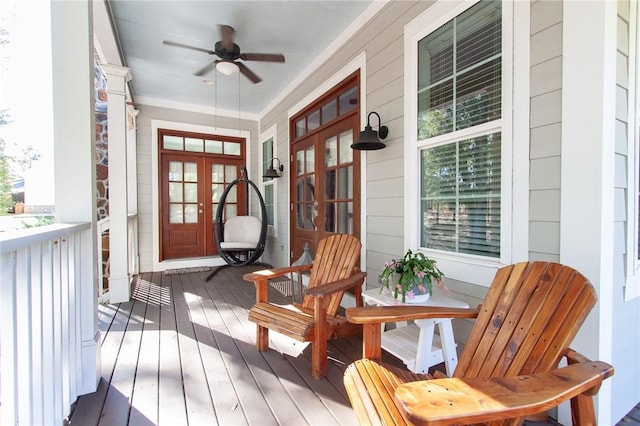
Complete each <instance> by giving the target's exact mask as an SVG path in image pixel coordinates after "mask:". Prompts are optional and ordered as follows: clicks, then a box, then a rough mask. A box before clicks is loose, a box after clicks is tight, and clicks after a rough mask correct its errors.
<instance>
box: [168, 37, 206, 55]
mask: <svg viewBox="0 0 640 426" xmlns="http://www.w3.org/2000/svg"><path fill="white" fill-rule="evenodd" d="M162 44H164V45H165V46H175V47H182V48H184V49H190V50H195V51H197V52H204V53H208V54H209V55H215V54H216V52H214V51H213V50H209V49H203V48H201V47H195V46H189V45H186V44H182V43H176V42H174V41H167V40H165V41H163V42H162Z"/></svg>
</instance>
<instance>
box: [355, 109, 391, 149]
mask: <svg viewBox="0 0 640 426" xmlns="http://www.w3.org/2000/svg"><path fill="white" fill-rule="evenodd" d="M371 114H375V115H376V117H378V128H379V129H378V131H377V132H376V131H375V130H373V129H372V128H371V124H370V123H369V119H370V118H371ZM381 124H382V121H381V120H380V116H379V115H378V113H377V112H375V111H371V112H370V113H369V115H367V125H366V126H365V128H364V130H363V131H361V132H360V136H358V140H357V141H356V143H354V144H353V145H351V148H352V149H358V150H362V151H373V150H376V149H382V148H384V147H386V145H385V144H383V143H382V142H381V141H380V139H385V138H386V137H387V135H388V134H389V128H388V127H387V126H382V125H381Z"/></svg>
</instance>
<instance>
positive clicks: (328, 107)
mask: <svg viewBox="0 0 640 426" xmlns="http://www.w3.org/2000/svg"><path fill="white" fill-rule="evenodd" d="M337 116H338V103H337V102H336V100H335V99H334V100H332V101H330V102H328V103H326V104H325V105H323V106H322V124H326V123H328V122H329V121H331V120H333V119H334V118H336V117H337Z"/></svg>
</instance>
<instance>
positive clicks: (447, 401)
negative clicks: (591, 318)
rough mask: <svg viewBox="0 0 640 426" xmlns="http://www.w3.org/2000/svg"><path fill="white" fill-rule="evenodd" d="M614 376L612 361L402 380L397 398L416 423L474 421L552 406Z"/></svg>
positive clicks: (493, 418) (431, 423)
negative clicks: (509, 374) (497, 374)
mask: <svg viewBox="0 0 640 426" xmlns="http://www.w3.org/2000/svg"><path fill="white" fill-rule="evenodd" d="M612 375H613V367H612V366H611V365H609V364H607V363H604V362H600V361H595V362H580V363H577V364H572V365H569V366H567V367H564V368H559V369H556V370H554V371H551V372H548V373H543V374H533V375H524V376H516V377H506V378H505V377H502V378H446V379H434V380H424V381H418V382H410V383H405V384H401V385H399V386H398V388H397V389H396V391H395V397H396V400H397V401H398V402H399V403H400V404H401V406H402V408H403V410H405V412H406V414H407V416H408V418H409V419H410V420H411V421H412V422H414V423H415V424H417V425H451V424H472V423H473V424H475V423H482V422H489V421H492V420H501V419H509V418H518V417H524V416H529V415H533V414H536V413H540V412H543V411H546V410H549V409H550V408H553V407H555V406H557V405H558V404H560V403H562V402H564V401H566V400H568V399H573V398H579V397H581V396H582V395H583V394H584V393H585V392H588V391H589V390H591V389H593V388H594V387H599V386H600V384H601V383H602V381H603V380H604V379H606V378H608V377H610V376H612ZM589 399H591V398H589ZM574 424H576V419H575V418H574ZM577 424H581V423H577ZM585 424H586V423H585Z"/></svg>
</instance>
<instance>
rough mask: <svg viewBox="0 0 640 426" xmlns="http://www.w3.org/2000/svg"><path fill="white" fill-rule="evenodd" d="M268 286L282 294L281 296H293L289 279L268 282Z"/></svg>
mask: <svg viewBox="0 0 640 426" xmlns="http://www.w3.org/2000/svg"><path fill="white" fill-rule="evenodd" d="M269 285H270V286H271V287H273V288H275V289H276V290H278V291H279V292H280V293H282V295H283V296H286V297H289V296H291V295H293V288H292V286H291V280H290V279H289V278H279V279H277V280H273V281H269Z"/></svg>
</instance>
